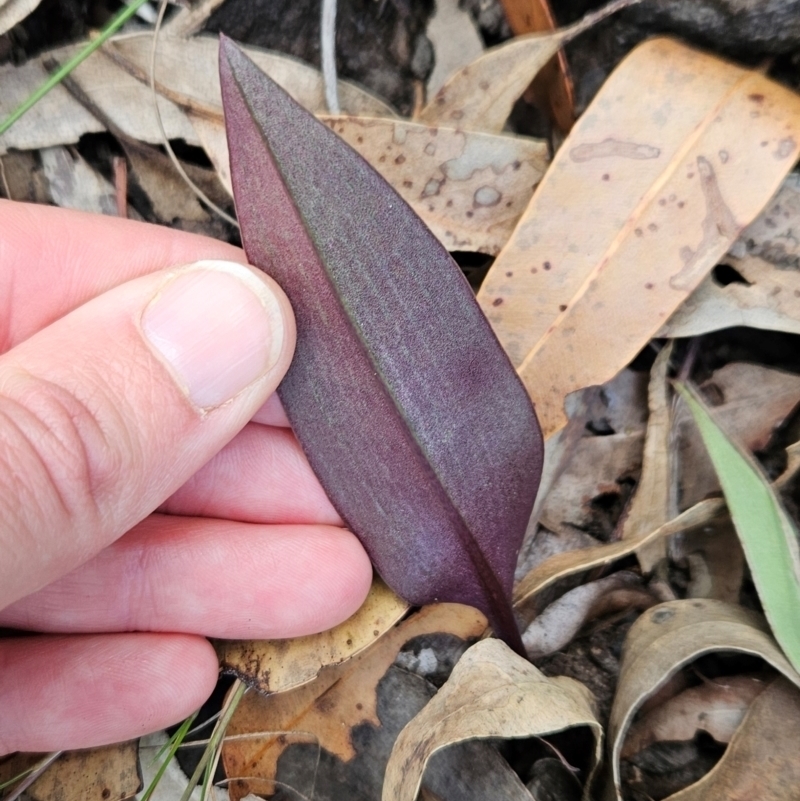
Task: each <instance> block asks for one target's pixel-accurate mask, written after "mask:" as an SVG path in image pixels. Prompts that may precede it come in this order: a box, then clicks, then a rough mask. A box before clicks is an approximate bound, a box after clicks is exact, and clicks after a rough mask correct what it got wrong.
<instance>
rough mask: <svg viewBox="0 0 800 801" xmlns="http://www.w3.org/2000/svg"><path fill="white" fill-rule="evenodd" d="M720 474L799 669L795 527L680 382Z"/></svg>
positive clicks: (778, 632) (771, 617) (767, 605)
mask: <svg viewBox="0 0 800 801" xmlns="http://www.w3.org/2000/svg"><path fill="white" fill-rule="evenodd" d="M675 388H676V390H677V391H678V393H679V394H680V395H681V397H682V398H683V399H684V401H686V404H687V406H688V407H689V410H690V411H691V413H692V416H693V417H694V420H695V422H696V423H697V427H698V428H699V429H700V435H701V436H702V438H703V442H704V444H705V446H706V449H707V450H708V453H709V456H710V457H711V461H712V463H713V465H714V469H715V470H716V472H717V476H718V477H719V481H720V484H721V485H722V491H723V493H724V494H725V502H726V503H727V504H728V509H729V511H730V514H731V518H732V520H733V524H734V526H735V527H736V532H737V533H738V535H739V539H740V540H741V543H742V549H743V550H744V554H745V558H746V559H747V564H748V565H749V566H750V572H751V574H752V576H753V583H754V584H755V586H756V590H757V591H758V597H759V598H760V599H761V603H762V605H763V607H764V612H765V613H766V616H767V620H768V621H769V624H770V626H771V627H772V633H773V634H774V636H775V639H776V640H777V641H778V644H779V645H780V646H781V648H782V649H783V651H784V653H785V654H786V656H787V658H788V659H789V661H790V662H791V663H792V665H793V666H794V668H795V669H796V670H800V546H798V533H797V529H796V527H795V525H794V523H793V522H792V520H791V518H790V517H789V515H788V514H787V512H786V510H785V509H784V508H783V505H782V504H781V502H780V500H779V498H778V497H777V495H776V494H775V491H774V489H773V488H772V485H771V484H770V482H769V480H768V479H767V477H766V476H765V475H764V473H763V471H762V470H761V468H760V466H759V465H758V463H757V462H756V461H755V459H753V457H752V456H751V455H750V454H749V453H747V452H746V451H744V450H743V449H742V448H740V447H739V446H738V445H736V444H735V443H733V442H731V440H730V439H729V438H728V437H727V436H726V435H725V433H724V432H723V431H722V429H720V427H719V426H718V425H717V423H716V422H715V421H714V419H713V418H712V416H711V413H710V412H709V410H708V408H707V407H706V405H705V403H704V402H703V400H702V399H701V398H700V396H699V395H698V394H697V392H695V391H694V390H692V389H691V388H690V387H688V386H685V385H683V384H680V383H677V384H676V385H675Z"/></svg>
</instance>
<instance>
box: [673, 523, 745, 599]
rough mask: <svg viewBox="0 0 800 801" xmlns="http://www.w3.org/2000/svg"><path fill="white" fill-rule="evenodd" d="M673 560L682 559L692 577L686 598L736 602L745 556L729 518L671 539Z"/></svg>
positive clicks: (739, 592)
mask: <svg viewBox="0 0 800 801" xmlns="http://www.w3.org/2000/svg"><path fill="white" fill-rule="evenodd" d="M670 556H671V557H672V559H673V561H679V560H681V559H685V560H686V562H687V563H688V565H689V574H690V576H691V579H690V581H689V584H688V585H687V587H686V597H687V598H716V599H717V600H718V601H727V602H728V603H738V602H739V597H740V594H741V589H742V582H743V581H744V576H745V558H744V551H742V545H741V543H740V541H739V536H738V535H737V533H736V529H735V528H734V526H733V523H732V522H731V520H730V518H728V517H722V518H719V519H717V520H713V521H711V522H710V523H709V524H708V525H705V526H703V527H702V528H697V529H695V530H693V531H686V532H684V533H683V534H681V535H680V536H679V537H676V538H675V539H674V540H673V545H672V548H671V552H670Z"/></svg>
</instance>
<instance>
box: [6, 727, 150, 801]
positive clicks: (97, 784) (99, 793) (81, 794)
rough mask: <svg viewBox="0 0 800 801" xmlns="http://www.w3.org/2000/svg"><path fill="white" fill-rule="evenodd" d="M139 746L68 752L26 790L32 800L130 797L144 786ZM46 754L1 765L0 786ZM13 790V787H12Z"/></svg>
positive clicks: (133, 742) (99, 800) (19, 756)
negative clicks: (140, 775)
mask: <svg viewBox="0 0 800 801" xmlns="http://www.w3.org/2000/svg"><path fill="white" fill-rule="evenodd" d="M138 750H139V749H138V743H137V741H136V740H131V741H130V742H126V743H117V744H115V745H107V746H104V747H102V748H92V749H90V750H86V751H66V752H65V753H63V754H62V755H61V756H60V757H59V758H58V759H57V760H56V761H55V762H54V763H53V764H52V765H50V767H49V768H47V770H46V771H45V772H44V773H43V774H42V775H41V776H40V777H39V778H38V779H37V780H36V781H35V782H34V783H33V784H32V785H31V786H30V787H29V788H28V789H27V790H26V791H25V798H26V799H29V801H55V799H58V801H103V799H124V798H130V797H131V796H132V795H133V794H134V793H136V792H137V791H138V790H139V789H140V788H141V786H142V783H141V780H140V778H139V757H138ZM42 756H43V754H23V753H18V754H14V755H12V756H11V757H9V758H8V759H4V760H3V761H2V762H0V784H2V783H3V782H5V781H8V780H9V779H11V778H13V777H14V776H17V775H18V774H19V773H21V772H22V771H23V770H27V769H28V768H30V767H31V766H33V765H35V764H36V763H37V762H39V760H40V759H41V758H42ZM12 789H13V788H12Z"/></svg>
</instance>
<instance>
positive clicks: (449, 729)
mask: <svg viewBox="0 0 800 801" xmlns="http://www.w3.org/2000/svg"><path fill="white" fill-rule="evenodd" d="M592 703H593V701H592V695H591V693H590V692H589V690H587V689H586V687H584V686H583V685H582V684H581V683H580V682H578V681H575V680H574V679H569V678H567V677H563V676H560V677H557V678H547V677H545V676H544V675H543V674H542V673H541V672H539V670H537V669H536V668H535V667H534V666H533V665H531V664H530V663H529V662H527V661H526V660H524V659H522V658H521V657H520V656H518V655H517V654H515V653H514V652H513V651H511V650H510V649H509V648H508V647H507V646H506V645H504V644H503V643H501V642H499V641H498V640H494V639H488V640H483V641H481V642H479V643H476V644H475V645H473V646H472V648H470V649H469V650H468V651H467V652H466V653H465V654H464V656H462V657H461V659H460V660H459V661H458V663H457V664H456V666H455V668H454V669H453V672H452V674H451V675H450V678H449V679H448V680H447V682H446V683H445V685H444V686H443V687H442V689H441V690H439V692H438V693H437V694H436V695H435V696H434V697H433V698H432V699H431V701H430V702H429V703H428V704H427V706H426V707H425V708H424V709H423V710H422V711H421V712H420V713H419V714H418V715H417V716H416V717H415V718H414V719H413V720H412V721H411V722H410V723H409V724H408V725H407V726H406V727H405V728H404V729H403V731H402V732H400V736H399V737H398V738H397V741H396V742H395V746H394V749H393V750H392V756H391V757H390V759H389V764H388V765H387V767H386V778H385V780H384V785H383V801H414V799H415V798H416V797H417V793H418V791H419V787H420V784H421V782H422V774H423V772H424V771H425V765H426V763H427V761H428V759H430V757H431V756H432V755H433V754H434V753H436V751H438V750H440V749H442V748H445V747H446V746H448V745H451V744H452V743H457V742H462V741H463V740H469V739H472V738H475V737H504V738H511V737H534V736H539V737H541V736H546V735H547V734H552V733H554V732H559V731H564V729H568V728H572V727H574V726H588V727H589V728H590V729H591V731H592V734H593V735H594V740H595V753H594V764H595V765H596V764H597V763H598V762H599V761H600V757H601V755H602V752H603V731H602V728H601V726H600V724H599V723H598V722H597V719H596V718H595V715H594V711H593V709H592ZM586 780H587V784H588V783H589V782H590V781H591V777H587V779H586Z"/></svg>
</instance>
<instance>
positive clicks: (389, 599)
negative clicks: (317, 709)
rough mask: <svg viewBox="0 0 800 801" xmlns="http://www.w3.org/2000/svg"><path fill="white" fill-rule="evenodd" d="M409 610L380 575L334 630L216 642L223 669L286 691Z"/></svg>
mask: <svg viewBox="0 0 800 801" xmlns="http://www.w3.org/2000/svg"><path fill="white" fill-rule="evenodd" d="M407 611H408V604H407V603H406V602H405V601H403V600H402V599H401V598H398V596H397V595H395V594H394V593H393V592H392V591H391V590H390V589H389V588H388V587H387V586H386V585H385V584H384V583H383V582H382V581H381V580H380V579H379V578H376V579H375V580H374V581H373V582H372V587H371V588H370V591H369V595H367V598H366V600H365V601H364V603H363V604H362V605H361V608H360V609H359V610H358V611H357V612H356V613H355V614H354V615H353V616H352V617H350V618H348V619H347V620H346V621H345V622H344V623H340V624H339V625H338V626H335V627H334V628H332V629H330V630H329V631H323V632H321V633H319V634H311V635H309V636H307V637H294V638H293V639H290V640H218V641H217V642H216V643H215V647H216V650H217V655H218V656H219V660H220V664H221V666H222V670H223V672H226V673H233V674H234V675H235V676H236V677H237V678H239V679H241V680H242V681H244V682H246V683H247V684H248V685H249V686H251V687H254V688H255V689H256V690H258V691H259V692H262V693H280V692H285V691H286V690H290V689H292V688H293V687H299V686H300V685H302V684H307V683H308V682H309V681H312V680H313V679H314V678H315V677H316V676H317V675H318V674H319V672H320V670H322V669H323V668H324V667H331V666H333V665H338V664H341V663H342V662H345V661H347V660H348V659H351V658H352V657H354V656H355V655H356V654H359V653H361V651H363V650H364V649H365V648H368V647H369V646H370V645H372V644H373V643H374V642H375V641H376V640H377V639H378V638H380V637H382V636H383V635H384V634H385V633H386V632H387V631H388V630H389V629H391V627H392V626H394V625H395V624H396V623H397V621H398V620H400V618H401V617H402V616H403V615H404V614H405V613H406V612H407Z"/></svg>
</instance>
